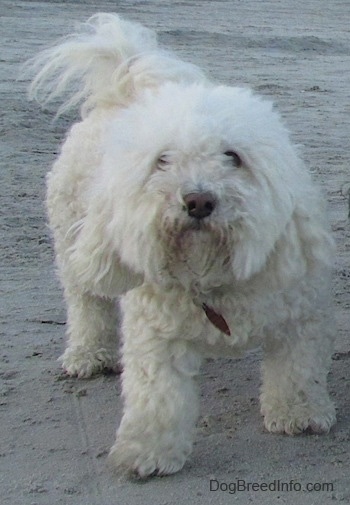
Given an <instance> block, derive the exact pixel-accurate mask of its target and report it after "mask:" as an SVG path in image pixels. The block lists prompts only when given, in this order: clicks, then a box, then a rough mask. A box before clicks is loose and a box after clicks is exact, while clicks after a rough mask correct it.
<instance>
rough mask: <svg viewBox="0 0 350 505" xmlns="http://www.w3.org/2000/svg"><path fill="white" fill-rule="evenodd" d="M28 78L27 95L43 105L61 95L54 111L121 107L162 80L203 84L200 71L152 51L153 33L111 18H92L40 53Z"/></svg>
mask: <svg viewBox="0 0 350 505" xmlns="http://www.w3.org/2000/svg"><path fill="white" fill-rule="evenodd" d="M29 65H30V67H31V68H32V69H33V70H34V72H35V74H36V77H35V78H34V80H33V82H32V84H31V86H30V89H29V94H30V97H31V98H34V99H36V100H37V101H38V102H40V103H42V104H46V103H48V102H50V101H51V100H53V99H56V98H58V97H60V96H62V95H64V94H67V96H68V98H67V99H66V101H65V102H64V103H63V105H62V106H61V107H60V109H59V112H63V111H65V110H67V109H70V108H71V107H73V106H76V105H77V104H82V114H83V115H85V114H86V113H87V112H88V111H89V110H91V109H94V108H96V107H99V106H102V107H108V106H111V105H116V104H125V103H127V102H128V101H129V100H130V99H132V98H133V97H134V96H135V95H136V94H137V93H138V92H139V91H140V90H141V89H144V88H146V87H157V86H159V85H160V84H161V83H162V82H165V81H177V82H181V81H186V82H197V81H203V80H205V76H204V74H203V73H202V71H201V70H200V69H199V68H198V67H196V66H194V65H191V64H189V63H185V62H183V61H181V60H179V59H178V58H176V57H175V56H174V55H172V54H170V53H167V52H165V51H162V50H160V49H159V48H158V44H157V37H156V34H155V32H153V31H152V30H149V29H148V28H145V27H143V26H142V25H140V24H138V23H131V22H128V21H125V20H122V19H121V18H120V17H119V16H117V15H116V14H103V13H100V14H95V15H94V16H92V17H91V18H90V19H89V20H88V21H87V22H86V23H84V24H82V25H81V28H80V31H79V33H77V34H74V35H71V36H69V37H67V38H66V39H65V40H64V41H63V42H62V43H61V44H59V45H57V46H54V47H52V48H50V49H46V50H44V51H43V52H42V53H40V54H39V55H38V56H37V57H35V58H34V59H33V60H31V61H30V63H29Z"/></svg>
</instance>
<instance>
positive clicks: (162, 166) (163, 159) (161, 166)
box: [157, 154, 170, 170]
mask: <svg viewBox="0 0 350 505" xmlns="http://www.w3.org/2000/svg"><path fill="white" fill-rule="evenodd" d="M169 164H170V163H169V157H168V156H167V155H166V154H164V155H162V156H159V158H158V159H157V168H158V170H166V168H167V167H168V165H169Z"/></svg>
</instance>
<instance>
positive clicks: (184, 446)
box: [109, 439, 192, 478]
mask: <svg viewBox="0 0 350 505" xmlns="http://www.w3.org/2000/svg"><path fill="white" fill-rule="evenodd" d="M191 451H192V444H191V443H190V442H188V443H184V442H183V443H181V442H179V443H170V442H169V443H168V444H165V443H164V444H163V445H161V444H157V445H156V446H154V447H150V445H149V444H145V443H142V442H139V441H137V440H122V439H117V441H116V443H115V444H114V446H113V447H112V449H111V451H110V453H109V464H110V466H111V467H113V468H114V469H116V470H119V471H124V472H127V473H128V474H129V475H131V476H134V477H139V478H146V477H151V476H162V475H170V474H173V473H176V472H178V471H179V470H181V469H182V467H183V466H184V464H185V462H186V460H187V458H188V456H189V455H190V453H191Z"/></svg>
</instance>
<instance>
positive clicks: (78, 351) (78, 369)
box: [59, 346, 121, 379]
mask: <svg viewBox="0 0 350 505" xmlns="http://www.w3.org/2000/svg"><path fill="white" fill-rule="evenodd" d="M59 361H60V362H61V363H62V368H63V370H64V371H65V372H66V373H67V375H70V376H71V377H78V378H79V379H87V378H89V377H91V376H92V375H95V374H97V373H99V372H102V371H103V370H112V371H114V372H115V373H120V371H121V368H120V365H119V363H118V358H117V353H116V352H111V351H110V350H108V349H105V348H99V349H88V348H85V347H82V346H79V347H68V348H67V349H66V351H65V352H64V353H63V354H62V356H61V357H60V358H59Z"/></svg>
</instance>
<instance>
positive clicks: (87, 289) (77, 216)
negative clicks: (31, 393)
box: [32, 14, 335, 477]
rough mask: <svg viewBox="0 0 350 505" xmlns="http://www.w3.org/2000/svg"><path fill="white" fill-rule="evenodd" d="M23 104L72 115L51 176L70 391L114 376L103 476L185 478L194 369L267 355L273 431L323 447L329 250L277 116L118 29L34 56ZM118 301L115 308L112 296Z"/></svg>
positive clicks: (105, 27)
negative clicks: (117, 394)
mask: <svg viewBox="0 0 350 505" xmlns="http://www.w3.org/2000/svg"><path fill="white" fill-rule="evenodd" d="M37 64H38V65H41V67H40V68H41V70H40V71H39V73H38V74H37V77H36V79H35V80H34V82H33V86H32V94H33V95H34V96H36V97H37V98H39V99H40V100H41V101H43V102H45V101H47V100H50V99H52V98H55V97H56V96H58V95H60V94H61V93H62V92H63V91H65V89H66V88H67V85H72V84H74V87H73V89H72V88H70V91H71V98H70V99H69V101H68V102H66V103H65V105H64V107H65V108H67V107H71V106H72V105H76V104H77V103H78V102H81V103H83V109H82V113H83V114H82V115H83V120H82V122H79V123H77V124H75V125H74V126H73V128H72V129H71V131H70V133H69V135H68V137H67V140H66V141H65V143H64V145H63V147H62V152H61V154H60V156H59V158H58V160H57V161H56V163H55V164H54V167H53V169H52V171H51V173H50V174H49V176H48V180H47V183H48V197H47V205H48V212H49V218H50V224H51V228H52V230H53V233H54V238H55V246H56V253H57V262H58V266H59V271H60V276H61V280H62V283H63V286H64V290H65V298H66V302H67V306H68V346H67V349H66V351H65V353H64V354H63V356H62V358H61V359H62V363H63V368H64V370H65V371H66V372H67V373H68V374H69V375H77V376H78V377H89V376H91V375H92V374H94V373H95V372H98V371H99V370H101V369H104V368H116V366H117V361H118V355H117V340H116V328H117V315H116V314H117V311H116V305H115V303H116V300H117V299H119V298H120V300H121V311H122V315H123V318H122V342H123V346H122V364H123V375H122V383H123V396H124V399H125V411H124V416H123V419H122V421H121V424H120V427H119V429H118V432H117V440H116V442H115V445H114V446H113V448H112V450H111V455H110V458H111V460H112V461H113V462H114V464H115V465H116V466H117V467H120V466H121V467H126V468H127V469H128V470H130V471H133V472H136V474H138V475H140V476H142V477H144V476H148V475H152V474H170V473H173V472H176V471H178V470H180V469H181V468H182V467H183V465H184V463H185V461H186V459H187V457H188V456H189V454H190V453H191V449H192V443H193V437H194V429H195V424H196V420H197V417H198V410H199V409H198V403H199V400H198V394H197V388H196V381H195V376H196V375H197V374H198V372H199V368H200V364H201V361H202V359H203V357H206V356H235V355H237V354H239V353H241V352H242V351H243V350H245V349H247V348H251V347H254V346H258V345H262V347H263V350H264V364H263V385H262V392H261V412H262V414H263V416H264V420H265V426H266V428H267V430H269V431H271V432H277V433H283V432H284V433H288V434H296V433H300V432H302V431H304V430H312V431H314V432H317V433H320V432H328V431H329V429H330V427H331V426H332V425H333V423H334V422H335V409H334V406H333V404H332V402H331V401H330V399H329V396H328V393H327V386H326V377H327V371H328V366H329V362H330V354H331V349H332V340H333V339H332V333H333V327H332V319H331V317H330V314H329V289H328V286H329V271H330V263H331V259H332V258H331V257H332V254H333V244H332V240H331V238H330V236H329V234H328V231H327V227H326V226H325V224H324V220H323V210H322V208H321V204H320V198H319V194H318V192H317V191H316V190H315V188H314V186H313V184H312V182H311V178H310V176H309V174H308V173H307V171H306V170H305V168H304V166H303V164H302V162H301V161H300V159H299V157H298V155H297V154H296V152H295V149H294V148H293V146H292V145H291V142H290V140H289V137H288V133H287V131H286V129H285V127H284V126H283V125H282V124H281V121H280V118H279V115H278V114H277V113H276V111H274V110H273V109H272V106H271V103H269V102H268V101H266V100H263V99H261V98H259V97H257V96H255V95H254V94H252V93H251V91H249V90H247V89H242V88H232V87H227V86H217V85H214V84H212V83H210V82H209V81H208V80H207V79H206V77H205V76H204V74H203V73H202V72H201V71H200V70H199V69H198V68H196V67H195V66H193V65H190V64H188V63H184V62H182V61H180V60H179V59H177V58H176V57H175V56H173V55H172V54H169V53H167V52H165V51H162V50H160V49H159V48H158V47H157V43H156V37H155V34H154V33H153V32H152V31H150V30H148V29H146V28H143V27H142V26H140V25H138V24H134V23H129V22H126V21H123V20H121V19H120V18H119V17H118V16H116V15H110V14H98V15H96V16H94V17H92V18H91V19H90V20H89V21H88V22H87V24H86V25H84V26H83V30H82V32H81V33H80V34H78V35H74V36H72V37H70V38H68V39H66V40H65V41H64V42H63V43H62V44H60V45H58V46H56V47H54V48H52V49H49V50H47V51H45V52H44V53H42V55H41V56H39V58H38V60H37ZM121 295H122V296H121Z"/></svg>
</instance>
